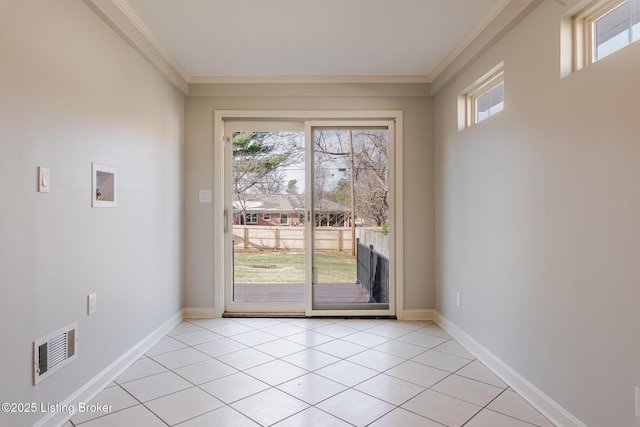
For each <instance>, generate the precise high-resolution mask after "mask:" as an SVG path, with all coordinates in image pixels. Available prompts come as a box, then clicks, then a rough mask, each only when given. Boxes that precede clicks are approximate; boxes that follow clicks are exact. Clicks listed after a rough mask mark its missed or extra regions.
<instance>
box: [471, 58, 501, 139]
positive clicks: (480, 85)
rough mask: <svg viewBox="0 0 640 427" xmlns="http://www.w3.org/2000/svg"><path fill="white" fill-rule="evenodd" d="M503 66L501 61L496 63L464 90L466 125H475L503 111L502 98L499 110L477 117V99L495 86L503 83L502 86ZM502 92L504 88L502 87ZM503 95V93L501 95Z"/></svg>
mask: <svg viewBox="0 0 640 427" xmlns="http://www.w3.org/2000/svg"><path fill="white" fill-rule="evenodd" d="M504 84H505V81H504V67H503V63H500V64H498V66H496V67H494V68H493V69H492V70H491V71H489V72H488V73H487V74H485V75H484V76H483V77H482V78H480V79H478V80H477V81H476V82H475V83H474V84H473V85H471V86H470V87H469V88H468V89H467V90H466V91H465V92H466V93H465V95H464V98H465V106H466V114H465V116H466V119H465V122H466V123H465V124H466V127H467V128H469V127H471V126H473V125H476V124H478V123H480V122H482V121H484V120H486V119H488V118H490V117H493V116H494V115H496V114H498V113H500V112H502V111H504V104H505V100H504V98H503V100H502V103H503V107H502V109H501V110H500V111H496V112H495V113H493V114H489V115H488V116H487V117H485V118H483V119H480V120H479V119H478V99H479V98H481V97H482V96H483V95H485V94H487V93H489V92H491V91H492V90H493V89H495V88H496V87H498V86H500V85H503V87H504ZM503 93H504V89H503ZM503 97H504V95H503Z"/></svg>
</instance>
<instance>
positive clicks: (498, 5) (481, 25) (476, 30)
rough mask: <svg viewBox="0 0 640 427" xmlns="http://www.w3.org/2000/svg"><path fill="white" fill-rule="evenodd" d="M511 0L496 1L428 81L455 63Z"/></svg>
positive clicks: (433, 79)
mask: <svg viewBox="0 0 640 427" xmlns="http://www.w3.org/2000/svg"><path fill="white" fill-rule="evenodd" d="M511 1H512V0H497V1H496V2H495V3H494V4H493V6H492V7H491V9H490V10H489V12H487V14H486V15H485V16H484V17H483V18H482V19H481V20H480V22H478V23H477V24H476V26H475V27H473V28H472V29H471V31H469V32H468V33H467V35H466V36H465V37H464V38H463V39H462V41H460V43H458V44H457V45H456V47H454V48H453V50H452V51H451V52H449V55H447V57H446V58H445V59H444V60H443V61H442V62H441V63H440V64H439V65H438V66H437V67H436V68H435V69H434V70H433V71H432V72H431V74H430V75H429V78H430V81H431V82H433V81H435V80H436V79H437V78H438V77H439V76H440V74H442V73H443V72H444V71H445V70H446V69H447V67H449V65H451V64H452V63H453V61H455V59H456V58H457V57H458V56H460V55H461V54H462V52H463V51H464V50H465V49H466V48H467V47H469V45H470V44H471V43H472V42H473V41H474V40H475V39H476V38H477V37H478V35H479V34H480V33H481V32H482V31H484V29H485V28H487V27H488V26H489V24H491V22H493V20H494V19H495V18H496V17H497V16H498V15H499V14H500V12H502V11H503V10H504V8H505V7H507V6H508V5H509V3H511Z"/></svg>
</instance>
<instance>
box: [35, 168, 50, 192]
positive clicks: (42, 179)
mask: <svg viewBox="0 0 640 427" xmlns="http://www.w3.org/2000/svg"><path fill="white" fill-rule="evenodd" d="M49 187H50V175H49V168H45V167H42V166H38V191H39V192H40V193H48V192H49Z"/></svg>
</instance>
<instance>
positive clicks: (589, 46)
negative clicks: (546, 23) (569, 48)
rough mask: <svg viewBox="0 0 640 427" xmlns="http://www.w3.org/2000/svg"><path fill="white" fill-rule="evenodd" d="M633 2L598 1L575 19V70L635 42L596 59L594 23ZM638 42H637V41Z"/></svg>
mask: <svg viewBox="0 0 640 427" xmlns="http://www.w3.org/2000/svg"><path fill="white" fill-rule="evenodd" d="M629 1H631V0H598V1H594V2H592V3H591V4H589V5H588V6H587V7H586V8H584V9H583V10H582V11H580V12H579V13H577V14H576V15H575V16H574V17H573V41H574V47H573V49H574V70H575V71H577V70H580V69H582V68H584V67H586V66H587V65H591V64H593V63H595V62H598V61H600V60H602V59H604V58H606V57H607V56H609V55H610V54H611V53H614V52H616V51H617V50H621V49H623V48H625V47H627V46H629V45H630V44H632V43H633V42H634V41H631V42H629V43H627V44H626V45H624V46H622V47H620V48H619V49H617V50H616V51H614V52H611V53H609V54H607V55H605V56H603V57H602V58H598V59H595V56H596V55H595V49H596V46H595V40H594V34H593V28H594V23H595V22H596V21H598V20H599V19H601V18H603V17H604V16H606V15H607V14H608V13H609V12H612V11H613V10H615V9H616V8H618V7H620V6H621V5H622V4H623V3H626V2H629ZM636 41H637V40H636Z"/></svg>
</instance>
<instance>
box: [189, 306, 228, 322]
mask: <svg viewBox="0 0 640 427" xmlns="http://www.w3.org/2000/svg"><path fill="white" fill-rule="evenodd" d="M182 316H183V317H184V318H185V319H217V318H218V317H221V316H222V313H220V314H218V313H216V309H215V308H197V307H187V308H184V309H182Z"/></svg>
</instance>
